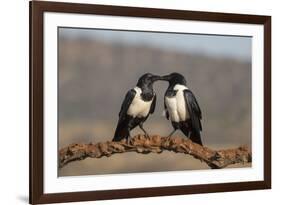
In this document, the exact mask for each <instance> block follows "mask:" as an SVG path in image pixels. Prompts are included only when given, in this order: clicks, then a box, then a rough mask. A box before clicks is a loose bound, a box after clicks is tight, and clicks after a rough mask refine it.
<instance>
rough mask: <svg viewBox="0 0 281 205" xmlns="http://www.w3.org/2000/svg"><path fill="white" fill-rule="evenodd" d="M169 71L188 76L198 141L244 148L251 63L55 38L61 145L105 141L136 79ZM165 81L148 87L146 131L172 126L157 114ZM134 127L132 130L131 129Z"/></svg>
mask: <svg viewBox="0 0 281 205" xmlns="http://www.w3.org/2000/svg"><path fill="white" fill-rule="evenodd" d="M175 71H176V72H179V73H182V74H183V75H184V76H185V77H186V78H187V85H188V87H189V88H190V89H191V90H192V91H193V92H194V93H195V95H196V97H197V100H198V102H199V104H200V106H201V109H202V112H203V134H202V135H203V143H204V144H206V146H211V147H212V146H213V147H223V148H227V147H230V146H236V145H241V144H247V145H249V146H250V144H251V63H250V62H242V61H238V60H235V59H230V58H229V59H227V58H221V59H220V58H214V57H211V56H206V55H201V54H200V53H197V54H192V51H190V53H183V52H177V51H171V50H168V49H165V50H163V49H159V48H155V47H148V46H141V45H140V46H136V45H134V46H130V45H125V44H119V43H112V42H111V43H108V42H102V41H94V40H89V39H87V38H79V39H78V38H77V39H76V38H63V37H60V40H59V147H63V146H66V145H67V144H69V143H74V142H90V141H93V142H98V141H106V140H111V139H112V136H113V133H114V129H115V126H116V122H117V120H118V112H119V109H120V106H121V103H122V101H123V99H124V96H125V94H126V92H127V90H128V89H130V88H132V87H134V86H135V84H136V82H137V79H138V77H139V76H141V75H142V74H144V73H146V72H151V73H155V74H159V75H164V74H168V73H171V72H175ZM167 86H168V84H167V83H166V82H156V84H155V86H154V89H155V92H156V93H157V107H156V111H155V113H154V115H152V116H150V118H149V119H148V120H147V122H146V123H145V124H144V127H145V128H146V129H147V130H148V132H149V133H154V134H159V135H163V136H165V135H167V134H168V133H169V132H170V131H171V130H172V126H171V123H170V122H169V121H167V120H166V118H164V117H163V116H162V110H163V107H164V106H163V96H164V92H165V90H166V89H167ZM138 132H140V130H139V129H135V130H134V132H133V133H132V134H134V133H138ZM177 135H181V133H180V132H177ZM125 158H126V157H125ZM125 158H124V160H125ZM162 167H163V166H162ZM93 172H94V171H93Z"/></svg>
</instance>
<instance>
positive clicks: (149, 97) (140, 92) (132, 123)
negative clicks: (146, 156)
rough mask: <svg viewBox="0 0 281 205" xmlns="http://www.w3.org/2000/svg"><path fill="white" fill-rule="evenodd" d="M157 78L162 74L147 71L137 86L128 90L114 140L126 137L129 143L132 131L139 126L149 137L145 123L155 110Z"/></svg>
mask: <svg viewBox="0 0 281 205" xmlns="http://www.w3.org/2000/svg"><path fill="white" fill-rule="evenodd" d="M157 80H160V76H157V75H153V74H151V73H146V74H144V75H142V76H141V77H140V78H139V80H138V82H137V85H136V87H135V88H133V89H131V90H129V91H128V92H127V94H126V97H125V99H124V101H123V103H122V106H121V110H120V112H119V120H118V124H117V127H116V130H115V134H114V137H113V141H120V140H122V139H126V141H127V143H128V138H129V137H130V131H131V130H132V129H134V128H135V127H137V126H139V127H140V129H141V130H142V131H143V132H144V134H145V136H146V137H148V133H147V132H146V130H145V129H144V128H143V123H144V122H145V121H146V119H147V118H148V116H149V115H150V114H152V113H153V112H154V110H155V105H156V94H155V93H154V91H153V83H154V82H155V81H157Z"/></svg>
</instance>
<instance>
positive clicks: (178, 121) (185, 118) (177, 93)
mask: <svg viewBox="0 0 281 205" xmlns="http://www.w3.org/2000/svg"><path fill="white" fill-rule="evenodd" d="M161 80H165V81H168V82H169V87H168V89H167V91H166V93H165V98H164V108H165V115H166V118H167V119H168V120H169V119H170V120H171V122H172V126H173V128H174V130H173V131H172V132H171V133H170V135H169V136H168V137H171V136H172V135H173V134H174V132H175V131H176V130H177V129H180V130H181V131H182V132H183V133H184V134H185V136H187V137H188V138H190V139H191V140H192V141H193V142H195V143H197V144H200V145H202V140H201V134H200V132H201V131H202V125H201V119H202V113H201V109H200V107H199V104H198V102H197V100H196V98H195V96H194V95H193V93H192V92H191V90H189V89H188V88H187V86H186V80H185V78H184V76H182V75H181V74H179V73H171V74H170V75H166V76H162V77H161Z"/></svg>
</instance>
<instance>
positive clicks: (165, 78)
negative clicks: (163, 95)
mask: <svg viewBox="0 0 281 205" xmlns="http://www.w3.org/2000/svg"><path fill="white" fill-rule="evenodd" d="M170 77H171V76H170V75H163V76H161V77H160V80H165V81H169V80H170Z"/></svg>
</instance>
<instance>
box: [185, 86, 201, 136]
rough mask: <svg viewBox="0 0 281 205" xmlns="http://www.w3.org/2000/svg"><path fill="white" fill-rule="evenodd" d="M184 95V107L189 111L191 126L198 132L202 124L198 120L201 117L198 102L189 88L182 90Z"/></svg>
mask: <svg viewBox="0 0 281 205" xmlns="http://www.w3.org/2000/svg"><path fill="white" fill-rule="evenodd" d="M184 97H185V102H186V107H187V109H188V111H189V115H190V120H191V124H192V128H193V129H194V130H196V131H198V132H200V130H202V125H201V121H200V119H202V113H201V109H200V107H199V104H198V102H197V100H196V98H195V96H194V95H193V93H192V92H191V91H190V90H184Z"/></svg>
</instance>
